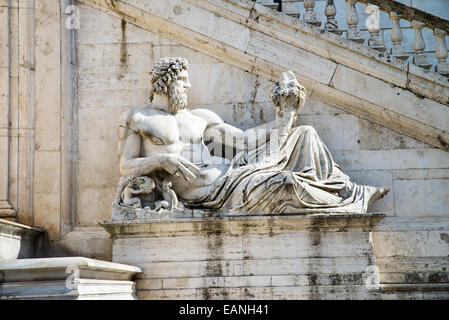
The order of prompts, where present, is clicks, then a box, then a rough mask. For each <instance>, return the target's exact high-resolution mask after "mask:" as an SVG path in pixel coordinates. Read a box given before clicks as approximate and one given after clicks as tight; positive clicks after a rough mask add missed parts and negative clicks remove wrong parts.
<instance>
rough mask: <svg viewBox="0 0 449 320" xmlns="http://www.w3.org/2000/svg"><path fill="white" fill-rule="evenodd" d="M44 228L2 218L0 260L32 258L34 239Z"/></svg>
mask: <svg viewBox="0 0 449 320" xmlns="http://www.w3.org/2000/svg"><path fill="white" fill-rule="evenodd" d="M43 234H44V231H43V230H40V229H38V228H33V227H30V226H26V225H23V224H19V223H16V222H12V221H9V220H5V219H0V261H1V260H9V259H17V258H30V257H32V256H33V255H34V251H35V248H34V240H35V239H36V238H37V237H38V236H41V235H43Z"/></svg>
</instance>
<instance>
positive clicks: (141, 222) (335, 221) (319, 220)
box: [100, 213, 386, 238]
mask: <svg viewBox="0 0 449 320" xmlns="http://www.w3.org/2000/svg"><path fill="white" fill-rule="evenodd" d="M385 216H386V215H385V214H384V213H368V214H319V213H317V214H310V215H273V216H239V217H201V218H162V219H136V220H127V221H109V222H102V223H100V225H101V226H102V227H103V228H105V229H106V231H107V232H109V233H110V234H111V235H112V236H113V237H114V238H117V237H132V236H135V235H136V234H145V235H146V236H175V235H176V236H178V235H207V234H220V233H223V234H234V235H239V234H244V233H246V232H251V233H259V234H266V233H272V232H278V231H282V232H284V231H287V230H289V231H293V230H307V231H324V230H325V231H347V230H351V229H359V230H360V229H362V230H363V231H370V230H372V229H373V228H374V226H375V225H377V223H378V222H379V221H380V220H382V219H383V218H384V217H385Z"/></svg>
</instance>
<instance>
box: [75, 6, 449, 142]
mask: <svg viewBox="0 0 449 320" xmlns="http://www.w3.org/2000/svg"><path fill="white" fill-rule="evenodd" d="M80 2H81V3H84V4H87V5H90V6H92V7H94V8H97V9H101V10H103V11H105V12H107V13H109V14H110V15H113V16H116V17H118V18H121V19H124V20H126V21H127V22H130V23H132V24H135V25H137V26H139V27H142V28H144V29H146V30H148V31H150V32H153V33H157V34H159V35H161V36H163V37H166V38H169V39H172V40H174V41H177V42H178V43H180V44H182V45H185V46H187V47H189V48H192V49H194V50H197V51H200V52H202V53H204V54H207V55H210V56H213V57H215V58H217V59H219V60H221V61H224V62H227V63H229V64H231V65H233V66H236V67H238V68H241V69H243V70H246V71H248V72H251V73H253V74H256V75H259V76H261V77H264V78H267V79H269V80H271V81H275V80H276V79H277V77H278V76H279V74H280V73H281V72H282V71H285V70H289V69H292V70H293V71H294V72H295V74H296V75H297V77H298V78H299V79H301V80H300V81H301V83H303V84H304V85H305V87H306V88H307V89H308V91H309V92H313V95H316V96H318V98H319V99H320V100H323V101H324V102H326V103H329V104H331V105H333V106H336V107H338V108H341V109H343V110H345V111H347V112H350V113H353V114H355V115H357V116H359V117H361V118H365V119H368V120H370V121H373V122H376V123H378V124H381V125H383V126H385V127H388V128H390V129H393V130H395V131H398V132H401V133H403V134H406V135H408V136H411V137H413V138H416V139H418V140H421V141H424V142H426V143H429V144H431V145H433V146H435V147H438V148H441V149H443V150H449V124H448V123H445V122H444V121H440V122H438V120H437V121H433V122H432V119H430V117H427V118H425V117H424V118H423V117H422V114H425V113H428V114H435V116H434V119H438V118H440V119H447V118H448V117H449V108H447V105H449V86H448V84H447V78H445V77H443V76H440V75H437V74H434V73H431V72H428V71H426V70H424V69H422V68H419V67H417V66H415V65H413V64H409V63H407V62H404V61H401V60H399V59H396V58H393V57H391V56H390V55H387V54H382V53H379V52H378V51H376V50H373V49H371V48H367V47H364V46H363V45H360V44H357V43H354V42H352V41H350V40H348V39H345V38H343V37H341V36H338V35H334V34H331V33H329V32H326V31H324V30H320V29H319V28H316V27H314V26H311V25H309V24H307V23H304V22H303V21H299V20H298V19H293V18H291V17H289V16H287V15H285V14H282V13H279V12H276V11H274V10H270V9H268V8H265V7H264V6H262V5H259V4H256V3H255V2H253V1H243V0H240V1H239V0H215V1H208V0H184V1H181V0H179V1H177V2H176V3H177V4H179V6H183V7H191V8H193V7H196V9H203V10H205V11H206V12H209V13H213V14H214V15H213V16H211V17H215V18H213V19H217V21H210V19H209V20H208V21H207V22H204V23H205V24H208V25H201V23H202V21H197V25H196V26H193V25H189V23H191V19H190V20H189V18H188V17H187V18H186V16H184V17H183V19H176V16H174V14H175V13H173V10H165V11H164V10H159V9H158V7H159V6H160V5H158V4H157V3H159V2H157V1H155V3H154V6H152V1H141V0H127V1H125V0H115V1H114V7H113V9H111V6H110V1H107V0H81V1H80ZM174 6H175V4H174ZM211 19H212V18H211ZM223 19H227V20H229V21H232V22H234V25H236V24H235V23H237V24H238V25H239V27H243V28H244V30H245V31H247V32H248V33H249V34H250V38H249V40H248V42H247V43H246V45H245V43H243V45H240V46H239V44H238V43H237V42H236V40H235V41H234V42H232V41H231V40H229V38H226V39H225V38H224V37H223V35H224V34H226V33H227V34H228V35H229V34H233V33H235V30H231V29H230V30H225V28H226V26H224V25H223V24H222V22H223ZM214 23H216V25H220V28H221V30H220V33H218V32H217V33H214V32H213V30H211V29H213V28H210V25H211V24H214ZM198 24H199V25H198ZM220 37H221V38H220ZM235 38H238V37H235ZM255 42H258V43H259V45H260V43H262V44H263V45H265V46H266V49H267V50H263V48H261V47H259V48H256V49H253V50H248V49H250V46H251V45H254V43H255ZM279 46H282V47H285V48H286V50H292V51H293V52H295V50H297V51H298V52H301V53H304V56H303V57H301V56H298V57H297V59H298V60H300V59H306V60H307V59H308V58H313V59H316V60H317V61H323V62H326V63H327V64H328V65H329V66H328V69H330V70H332V69H333V73H332V72H331V73H330V75H329V73H327V74H325V75H321V74H320V73H319V71H316V72H310V69H311V68H309V70H306V69H307V68H302V66H307V65H308V64H309V65H310V62H309V61H299V62H298V64H297V65H296V66H292V63H291V61H288V60H286V61H283V60H281V59H280V58H279V57H278V56H276V54H275V52H278V51H279V50H283V49H282V48H280V47H279ZM269 49H273V50H271V52H270V50H269ZM273 52H274V53H273ZM320 59H321V60H320ZM317 68H319V66H317ZM312 71H313V70H312ZM339 72H340V73H342V75H341V78H342V79H343V78H345V74H344V72H353V73H354V74H358V75H359V76H362V77H364V79H365V80H366V82H367V83H369V82H374V83H376V84H379V85H380V89H379V90H380V91H379V94H378V95H377V96H376V97H369V98H367V97H365V95H364V92H363V91H362V90H361V88H360V83H359V82H358V81H354V82H353V83H344V81H343V82H342V81H341V79H340V81H341V83H340V84H338V83H336V82H335V78H334V75H335V74H337V73H339ZM398 88H400V89H403V91H401V93H402V94H403V95H407V98H404V97H403V96H401V97H397V98H394V100H393V102H392V103H385V102H384V101H383V100H382V99H383V97H385V96H391V97H395V96H396V94H397V89H398ZM423 97H424V98H428V99H430V100H433V101H430V100H429V103H427V100H426V101H420V99H421V100H422V99H423ZM392 99H393V98H392ZM404 99H409V100H410V101H407V100H404ZM404 101H407V102H408V103H410V104H413V102H415V101H416V102H417V103H420V104H421V109H423V110H418V112H417V114H412V112H410V110H407V109H406V108H408V106H405V108H404V106H403V105H404ZM434 102H438V103H434ZM445 105H446V106H445ZM410 108H411V106H410ZM424 111H425V113H424ZM428 119H430V120H428Z"/></svg>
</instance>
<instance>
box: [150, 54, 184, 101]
mask: <svg viewBox="0 0 449 320" xmlns="http://www.w3.org/2000/svg"><path fill="white" fill-rule="evenodd" d="M188 69H189V63H188V62H187V60H186V59H184V58H181V57H178V58H171V57H165V58H162V59H160V60H159V61H158V62H156V63H155V64H153V68H152V70H151V89H150V101H153V96H154V94H155V93H167V92H168V87H169V86H170V84H171V83H172V82H173V81H176V80H177V78H178V76H179V74H180V73H181V72H182V71H184V70H188Z"/></svg>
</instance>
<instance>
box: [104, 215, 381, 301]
mask: <svg viewBox="0 0 449 320" xmlns="http://www.w3.org/2000/svg"><path fill="white" fill-rule="evenodd" d="M383 217H384V215H383V214H345V215H334V214H330V215H329V214H314V215H283V216H245V217H201V218H193V217H190V218H168V217H161V218H159V219H157V218H153V219H136V220H122V221H111V222H105V223H103V224H102V226H103V227H104V228H105V229H106V230H107V231H108V232H109V233H111V234H112V236H113V261H114V262H119V263H126V264H131V265H136V266H139V267H140V268H142V270H143V273H142V274H140V275H139V276H137V277H136V283H137V296H138V298H139V299H379V298H380V290H379V282H378V273H377V267H376V263H375V259H374V254H373V243H372V238H371V230H372V229H373V227H374V226H375V225H376V224H377V223H378V222H379V221H380V220H381V219H382V218H383Z"/></svg>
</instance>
